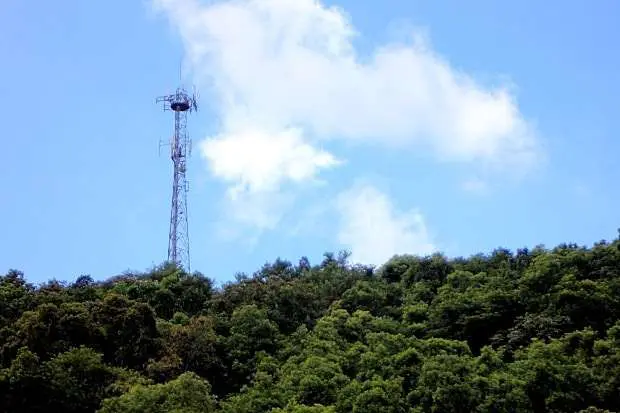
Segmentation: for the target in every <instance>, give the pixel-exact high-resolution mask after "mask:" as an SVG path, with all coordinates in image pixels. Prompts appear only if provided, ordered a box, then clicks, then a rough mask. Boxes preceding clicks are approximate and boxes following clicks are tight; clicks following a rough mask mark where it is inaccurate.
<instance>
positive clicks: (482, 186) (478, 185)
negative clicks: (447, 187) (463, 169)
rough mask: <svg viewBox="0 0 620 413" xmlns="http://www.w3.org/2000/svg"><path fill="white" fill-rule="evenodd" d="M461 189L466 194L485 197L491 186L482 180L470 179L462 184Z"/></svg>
mask: <svg viewBox="0 0 620 413" xmlns="http://www.w3.org/2000/svg"><path fill="white" fill-rule="evenodd" d="M461 189H463V190H464V191H465V192H471V193H474V194H478V195H483V194H486V193H487V192H488V190H489V185H488V184H487V182H485V181H483V180H482V179H480V178H469V179H466V180H465V181H463V182H462V183H461Z"/></svg>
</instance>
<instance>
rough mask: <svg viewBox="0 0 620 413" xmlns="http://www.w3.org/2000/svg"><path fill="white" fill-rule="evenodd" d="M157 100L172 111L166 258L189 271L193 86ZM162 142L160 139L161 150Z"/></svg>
mask: <svg viewBox="0 0 620 413" xmlns="http://www.w3.org/2000/svg"><path fill="white" fill-rule="evenodd" d="M180 80H181V65H180V64H179V81H180ZM155 101H156V103H161V104H162V105H163V109H164V111H172V112H174V134H173V135H172V136H171V137H170V140H169V142H168V143H167V144H165V146H170V159H171V160H172V165H173V175H172V200H171V205H170V231H169V233H168V261H169V262H173V263H175V264H176V265H178V266H179V267H182V268H184V269H185V270H186V271H187V272H188V273H189V272H190V255H189V226H188V216H187V215H188V214H187V193H188V191H189V183H188V181H187V177H186V172H187V159H188V158H189V156H190V154H191V139H190V138H189V135H188V133H187V114H188V113H191V112H195V111H197V110H198V104H197V98H196V91H195V88H194V89H193V92H192V94H191V95H190V94H188V93H187V91H186V90H185V89H184V88H183V87H182V86H179V87H178V88H177V89H176V91H175V93H173V94H170V95H165V96H159V97H158V98H157V99H156V100H155ZM161 146H162V143H161V142H160V150H161Z"/></svg>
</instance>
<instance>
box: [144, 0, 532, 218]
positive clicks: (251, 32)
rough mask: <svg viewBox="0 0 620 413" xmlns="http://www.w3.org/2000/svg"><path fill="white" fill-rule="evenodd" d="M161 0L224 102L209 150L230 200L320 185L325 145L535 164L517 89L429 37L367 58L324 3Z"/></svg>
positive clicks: (345, 23)
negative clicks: (481, 76) (466, 66)
mask: <svg viewBox="0 0 620 413" xmlns="http://www.w3.org/2000/svg"><path fill="white" fill-rule="evenodd" d="M153 1H154V4H155V5H156V6H157V7H158V8H159V9H160V10H163V11H164V12H165V13H166V14H167V16H168V17H169V18H170V21H171V22H172V24H173V26H174V27H175V28H176V29H177V30H178V31H179V33H180V34H181V36H182V38H183V41H184V44H185V48H186V51H187V55H188V58H189V60H190V61H191V62H192V67H193V68H194V73H195V77H196V80H197V81H198V83H199V85H200V86H201V88H202V89H203V90H204V89H206V90H208V91H209V92H211V93H210V94H211V95H212V96H211V97H212V98H213V99H214V102H215V105H214V106H215V107H216V108H217V111H218V116H219V120H220V123H221V125H222V128H221V131H220V134H219V135H218V136H217V137H215V138H210V139H207V140H206V141H205V142H204V143H203V144H202V149H203V150H202V153H203V155H204V157H205V159H206V160H207V161H208V162H209V163H210V165H211V170H212V171H213V172H214V174H215V175H216V176H218V177H220V178H222V179H224V180H225V181H227V182H229V183H230V185H231V190H230V192H229V193H230V194H231V195H232V194H238V193H239V191H247V192H248V193H259V192H261V191H262V192H272V193H273V192H275V191H277V188H278V187H279V185H281V184H283V183H286V182H297V183H299V182H302V181H304V180H305V179H314V178H315V177H316V175H318V174H319V173H320V171H321V170H322V169H324V168H328V167H333V166H335V165H336V164H337V161H336V159H335V157H334V156H333V155H331V154H329V153H328V152H325V151H323V150H318V149H315V145H317V142H319V141H321V140H329V139H347V140H353V141H355V142H359V143H374V144H378V145H390V146H396V147H404V148H427V149H430V150H431V153H433V154H434V155H435V156H436V157H437V158H438V159H440V160H443V161H459V162H476V163H485V164H491V165H495V166H499V167H504V168H512V169H515V170H519V171H523V170H524V169H526V168H527V167H528V166H529V165H531V164H532V163H533V162H534V161H535V160H536V159H537V156H538V154H539V149H538V144H537V140H536V138H535V136H534V135H533V133H532V130H531V127H530V125H529V124H528V123H527V122H526V121H525V120H524V118H523V116H522V115H521V113H520V111H519V108H518V106H517V104H516V101H515V98H514V96H513V95H512V94H511V93H510V91H509V90H508V88H507V87H496V88H486V87H483V86H481V85H480V84H477V83H476V82H475V80H474V79H473V78H472V77H470V76H468V75H467V74H466V73H463V72H461V71H458V70H456V69H454V68H452V67H451V66H450V64H449V63H448V62H447V61H446V60H444V59H443V58H441V57H440V56H439V55H437V54H436V53H435V52H433V50H431V49H430V47H429V45H428V44H427V43H425V42H424V40H422V39H423V38H424V33H417V32H414V33H412V36H411V38H412V40H411V42H410V43H401V44H386V45H383V46H382V47H379V48H377V49H376V50H374V52H372V53H371V54H370V56H360V55H359V54H358V53H357V51H356V50H355V48H354V47H353V43H352V40H353V38H354V36H356V30H355V28H354V27H353V25H352V22H351V21H350V20H349V18H348V16H347V15H346V14H345V13H344V12H343V11H342V10H341V9H339V8H336V7H327V6H325V5H323V4H322V3H321V2H319V1H316V0H229V1H208V2H204V3H200V2H199V1H197V0H153ZM268 148H270V149H268ZM265 214H267V215H268V214H269V212H268V211H265V212H264V214H258V215H259V216H263V217H264V216H265ZM263 221H264V220H263Z"/></svg>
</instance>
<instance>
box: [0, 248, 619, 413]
mask: <svg viewBox="0 0 620 413" xmlns="http://www.w3.org/2000/svg"><path fill="white" fill-rule="evenodd" d="M619 317H620V240H618V239H617V240H614V241H613V242H600V243H597V244H596V245H594V246H593V247H591V248H586V247H579V246H576V245H560V246H558V247H556V248H553V249H545V248H542V247H537V248H534V249H532V250H527V249H523V250H518V251H516V252H510V251H507V250H503V249H498V250H495V251H493V252H492V253H490V254H487V255H482V254H481V255H476V256H472V257H470V258H466V259H464V258H458V259H448V258H446V257H444V256H442V255H439V254H438V255H434V256H430V257H414V256H398V257H394V258H393V259H392V260H390V261H389V262H388V263H386V264H385V265H384V266H382V267H380V268H378V269H373V268H366V267H361V266H353V265H351V264H349V263H348V261H347V257H346V255H345V254H341V255H339V256H334V255H329V254H326V255H325V258H324V260H323V262H321V263H320V264H318V265H314V266H313V265H311V264H310V263H309V262H308V260H307V259H304V258H302V259H301V260H300V261H299V263H298V264H297V265H293V264H291V263H288V262H283V261H280V260H277V261H276V262H274V263H273V264H270V265H265V266H264V267H263V268H262V269H260V271H257V272H256V273H255V274H254V275H252V276H242V275H241V276H238V277H237V279H236V281H235V282H232V283H230V284H227V285H225V286H223V287H222V288H214V285H213V282H212V281H211V280H209V279H207V278H205V277H203V276H202V275H200V274H198V273H195V274H191V275H190V274H185V273H184V272H183V271H181V270H179V269H177V268H175V267H173V266H169V265H168V266H167V265H164V266H161V267H159V268H156V269H154V270H152V271H150V272H148V273H144V274H124V275H122V276H118V277H114V278H112V279H109V280H107V281H105V282H94V281H93V280H92V279H91V278H90V277H88V276H82V277H79V278H78V279H77V280H76V281H75V282H73V283H67V284H65V283H61V282H57V281H50V282H47V283H45V284H44V285H40V286H36V287H35V286H33V285H31V284H29V283H28V282H27V281H26V280H25V278H24V275H23V274H22V273H20V272H19V271H15V270H12V271H9V272H8V273H7V274H6V275H4V276H2V277H0V363H1V365H0V368H1V370H0V411H2V412H13V413H20V412H29V413H30V412H33V413H34V412H95V411H98V412H101V413H121V412H122V413H127V412H129V413H132V412H135V413H137V412H175V413H181V412H187V413H193V412H227V413H228V412H229V413H244V412H246V413H250V412H251V413H255V412H256V413H259V412H272V413H276V412H278V413H284V412H291V413H292V412H298V413H299V412H308V413H310V412H312V413H327V412H356V413H374V412H376V413H397V412H416V413H417V412H463V413H469V412H579V411H585V412H603V411H606V410H607V411H620V321H619V320H620V318H619Z"/></svg>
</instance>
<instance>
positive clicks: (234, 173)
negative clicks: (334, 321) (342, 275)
mask: <svg viewBox="0 0 620 413" xmlns="http://www.w3.org/2000/svg"><path fill="white" fill-rule="evenodd" d="M617 39H620V5H619V4H618V2H614V1H611V0H609V1H598V2H582V1H565V2H559V1H548V2H538V1H533V0H528V1H521V2H493V1H481V0H479V1H469V2H461V1H456V0H454V1H441V2H437V1H429V0H417V1H402V0H400V1H399V0H385V1H382V2H370V1H365V2H362V1H353V0H347V1H331V2H327V3H326V2H323V3H319V2H315V1H311V0H296V1H290V0H253V1H246V0H237V1H235V2H226V1H220V2H218V1H209V2H203V3H201V2H199V1H190V0H188V1H183V0H156V1H154V2H150V1H144V2H126V1H120V0H112V1H106V2H85V1H78V0H71V1H64V2H60V3H50V2H36V4H35V2H24V1H18V0H8V1H4V2H2V4H0V54H1V55H2V56H3V57H4V59H3V63H4V64H2V65H0V79H1V80H0V93H1V95H2V97H3V98H2V99H1V100H0V120H1V123H2V125H3V128H4V130H3V133H2V134H1V136H2V138H1V139H2V147H3V149H4V156H3V161H2V162H1V163H0V188H1V189H2V193H3V196H2V202H0V228H2V237H0V269H2V270H8V269H9V268H17V269H20V270H23V271H24V272H25V273H26V276H27V278H28V279H29V280H31V281H33V282H40V281H44V280H47V279H50V278H57V279H64V280H71V279H74V278H75V277H76V276H78V275H80V274H91V275H92V276H93V277H95V278H97V279H101V278H106V277H108V276H112V275H115V274H118V273H120V272H122V271H124V270H126V269H135V270H144V269H147V268H148V267H150V266H152V265H154V264H158V263H160V262H162V261H163V260H164V259H165V258H166V251H167V235H168V234H167V232H168V208H169V198H170V178H171V164H170V161H169V159H168V158H167V157H166V156H164V155H162V156H159V155H158V142H159V140H160V139H167V137H168V136H169V135H170V132H171V130H172V119H171V117H170V116H169V114H167V113H163V112H161V108H160V107H159V106H158V105H156V104H155V102H154V99H155V97H156V96H158V95H161V94H166V93H169V92H170V91H172V90H173V89H174V88H175V86H176V85H177V83H178V65H179V60H180V59H181V58H183V59H184V62H185V63H184V69H185V70H184V82H185V83H187V84H190V83H194V84H196V85H197V86H198V87H199V89H200V90H201V97H200V111H199V112H198V113H197V114H195V115H192V116H191V118H190V126H189V130H190V133H191V135H192V137H193V139H194V149H195V150H194V155H193V157H192V159H191V162H190V171H189V178H190V185H191V186H190V188H191V192H190V194H189V203H190V212H189V215H190V238H191V255H192V268H193V269H196V270H199V271H201V272H203V273H204V274H206V275H208V276H210V277H213V278H215V279H216V280H217V281H220V282H222V281H226V280H229V279H231V278H232V277H233V275H234V274H235V273H236V272H241V271H243V272H252V271H254V270H256V269H258V268H259V267H260V266H261V265H262V264H263V263H265V262H267V261H272V260H273V259H275V258H276V257H278V256H280V257H283V258H287V259H291V260H294V261H295V260H297V259H298V258H299V257H300V256H302V255H306V256H308V257H309V258H310V259H311V261H314V262H316V261H318V260H320V258H321V255H322V253H323V252H325V251H338V250H340V249H350V250H351V251H352V252H353V258H354V259H355V260H357V261H360V262H366V263H374V264H380V263H382V262H383V261H384V260H385V259H387V258H389V256H390V255H391V254H393V253H418V254H425V253H428V252H430V251H434V250H439V251H443V252H445V253H447V254H448V255H450V256H455V255H469V254H472V253H476V252H480V251H483V252H488V251H490V250H492V249H493V248H495V247H498V246H504V247H507V248H511V249H516V248H519V247H523V246H529V247H533V246H535V245H537V244H546V245H548V246H553V245H555V244H557V243H560V242H577V243H580V244H588V245H589V244H591V243H593V242H595V241H598V240H600V239H612V238H614V237H615V236H616V229H617V227H619V226H620V223H619V219H618V218H620V214H619V213H618V211H619V207H620V191H618V189H617V182H618V179H619V178H620V167H619V166H618V164H617V162H616V159H617V158H618V154H619V153H620V143H619V142H618V139H617V137H618V135H617V132H616V131H617V130H618V127H617V123H618V113H620V75H619V73H620V57H619V55H618V54H617V53H616V52H615V50H616V49H617V44H616V43H617Z"/></svg>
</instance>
